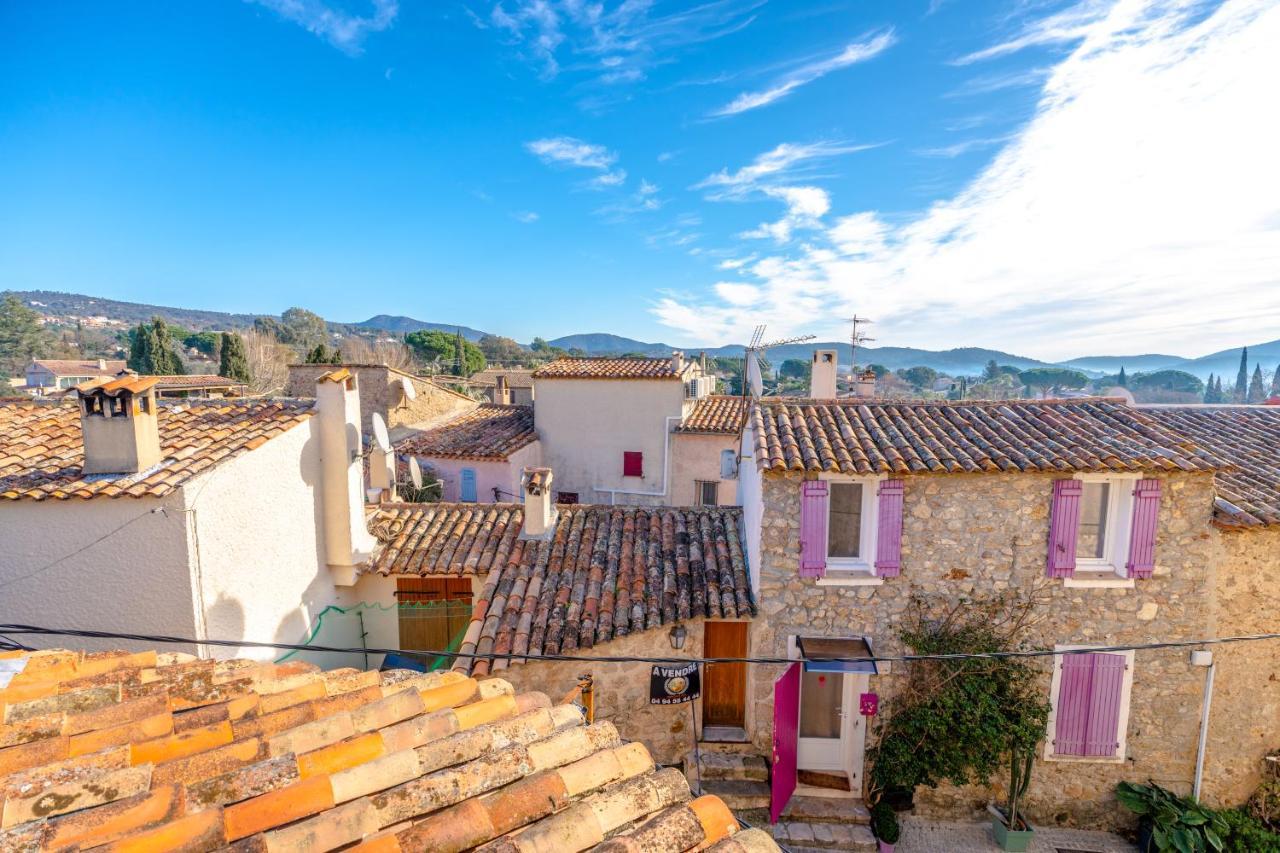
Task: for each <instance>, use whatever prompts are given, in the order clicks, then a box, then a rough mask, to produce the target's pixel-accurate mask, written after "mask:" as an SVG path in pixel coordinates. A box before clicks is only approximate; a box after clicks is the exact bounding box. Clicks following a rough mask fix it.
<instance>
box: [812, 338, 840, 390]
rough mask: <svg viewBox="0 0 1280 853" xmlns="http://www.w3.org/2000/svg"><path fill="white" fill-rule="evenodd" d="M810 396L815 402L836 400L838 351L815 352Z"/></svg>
mask: <svg viewBox="0 0 1280 853" xmlns="http://www.w3.org/2000/svg"><path fill="white" fill-rule="evenodd" d="M809 396H810V397H812V398H813V399H815V400H834V399H835V398H836V351H835V350H833V349H816V350H814V351H813V369H812V371H811V372H810V374H809Z"/></svg>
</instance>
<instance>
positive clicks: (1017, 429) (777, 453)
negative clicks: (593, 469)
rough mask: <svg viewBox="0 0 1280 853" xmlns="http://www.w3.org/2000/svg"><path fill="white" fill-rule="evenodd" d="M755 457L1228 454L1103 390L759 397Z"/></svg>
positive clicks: (766, 465)
mask: <svg viewBox="0 0 1280 853" xmlns="http://www.w3.org/2000/svg"><path fill="white" fill-rule="evenodd" d="M751 424H752V428H753V430H754V432H755V456H756V466H757V467H758V468H760V469H761V470H772V471H787V470H791V471H831V472H840V473H845V474H876V473H894V474H951V473H964V472H982V471H990V472H998V471H1140V470H1157V471H1212V470H1215V469H1217V468H1222V467H1230V466H1229V463H1228V462H1227V461H1225V460H1224V459H1221V458H1219V457H1217V456H1215V455H1213V454H1212V453H1210V452H1209V451H1208V450H1206V449H1204V448H1202V447H1199V446H1197V444H1196V443H1195V442H1193V441H1192V440H1191V439H1190V438H1188V437H1187V436H1185V435H1181V434H1179V433H1176V432H1173V431H1171V430H1169V429H1168V428H1167V427H1165V426H1163V425H1162V424H1161V423H1159V422H1158V421H1156V420H1154V419H1153V418H1151V417H1150V416H1149V414H1148V413H1146V412H1145V411H1143V410H1140V409H1134V408H1131V407H1129V406H1125V405H1123V404H1121V403H1118V402H1116V401H1111V400H1104V399H1082V400H1070V401H1065V400H1034V401H1033V400H1005V401H992V402H908V403H899V402H890V401H874V400H865V401H854V400H838V401H831V400H791V399H785V400H783V399H764V400H760V401H759V402H758V403H757V405H755V406H753V407H752V410H751Z"/></svg>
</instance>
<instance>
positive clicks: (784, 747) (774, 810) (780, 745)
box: [769, 662, 802, 823]
mask: <svg viewBox="0 0 1280 853" xmlns="http://www.w3.org/2000/svg"><path fill="white" fill-rule="evenodd" d="M801 666H802V664H800V663H799V662H797V663H793V664H791V665H790V666H789V667H787V669H786V671H785V672H783V673H782V675H781V676H780V677H779V678H778V680H777V681H775V682H774V683H773V770H772V778H771V780H770V783H769V785H770V788H769V823H777V822H778V818H779V817H781V816H782V810H783V809H785V808H786V807H787V803H788V802H790V800H791V795H792V794H793V793H795V790H796V749H797V746H798V743H797V738H798V736H799V733H800V667H801Z"/></svg>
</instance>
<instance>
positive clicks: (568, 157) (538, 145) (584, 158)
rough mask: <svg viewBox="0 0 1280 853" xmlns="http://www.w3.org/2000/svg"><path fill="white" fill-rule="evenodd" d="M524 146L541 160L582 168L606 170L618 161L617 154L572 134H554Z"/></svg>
mask: <svg viewBox="0 0 1280 853" xmlns="http://www.w3.org/2000/svg"><path fill="white" fill-rule="evenodd" d="M524 147H525V148H527V149H528V150H529V152H530V153H532V154H536V155H537V156H538V157H539V158H541V160H542V162H544V163H548V164H559V165H564V166H579V167H581V168H584V169H599V170H601V171H605V170H608V169H609V168H610V167H612V166H613V164H614V163H616V162H617V161H618V155H617V154H615V153H613V152H612V151H610V150H609V149H608V148H605V147H604V146H603V145H592V144H591V143H590V142H583V141H582V140H581V139H574V138H573V137H572V136H554V137H549V138H547V139H535V140H533V141H532V142H526V143H525V144H524Z"/></svg>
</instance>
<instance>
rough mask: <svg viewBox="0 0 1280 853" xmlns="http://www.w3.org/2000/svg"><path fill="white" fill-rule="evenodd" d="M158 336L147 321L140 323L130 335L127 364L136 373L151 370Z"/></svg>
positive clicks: (144, 372)
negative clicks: (152, 356) (152, 352)
mask: <svg viewBox="0 0 1280 853" xmlns="http://www.w3.org/2000/svg"><path fill="white" fill-rule="evenodd" d="M155 345H156V336H155V333H154V332H153V331H152V330H151V327H150V326H148V325H147V324H146V323H139V324H138V328H136V329H134V330H133V332H132V333H131V334H130V335H129V359H128V361H126V362H125V366H126V367H128V368H129V369H130V370H132V371H134V372H135V373H143V374H146V373H150V372H151V351H152V350H153V349H155Z"/></svg>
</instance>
